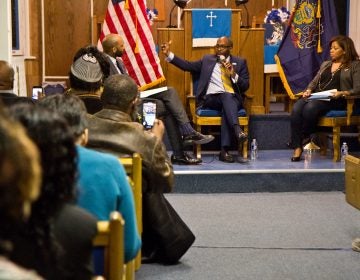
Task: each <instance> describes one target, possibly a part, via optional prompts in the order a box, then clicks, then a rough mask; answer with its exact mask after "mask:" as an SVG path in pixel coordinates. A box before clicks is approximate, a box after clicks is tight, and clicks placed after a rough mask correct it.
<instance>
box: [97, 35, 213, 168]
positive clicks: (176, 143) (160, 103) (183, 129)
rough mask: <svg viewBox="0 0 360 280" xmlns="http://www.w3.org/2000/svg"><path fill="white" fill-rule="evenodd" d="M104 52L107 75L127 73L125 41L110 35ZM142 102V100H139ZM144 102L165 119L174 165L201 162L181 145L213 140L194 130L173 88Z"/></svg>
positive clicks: (103, 44)
mask: <svg viewBox="0 0 360 280" xmlns="http://www.w3.org/2000/svg"><path fill="white" fill-rule="evenodd" d="M102 46H103V51H104V53H105V55H106V57H107V59H108V61H109V63H110V75H114V74H124V75H127V74H128V72H127V70H126V67H125V65H124V63H123V61H122V59H121V56H122V54H123V52H124V49H125V47H124V41H123V39H122V38H121V36H120V35H118V34H109V35H107V36H105V38H104V40H103V41H102ZM142 101H145V99H142ZM146 101H153V102H155V103H156V110H157V113H156V114H157V117H158V118H161V119H163V120H164V124H165V127H166V132H167V134H168V138H169V142H170V144H171V146H172V149H173V155H172V156H171V162H172V163H173V164H199V163H201V159H196V158H192V157H191V156H190V155H189V154H187V153H186V152H184V146H187V145H192V144H206V143H209V142H210V141H212V140H213V139H214V137H213V136H212V135H203V134H201V133H199V132H197V131H195V130H194V129H193V127H192V126H191V124H190V120H189V118H188V116H187V114H186V112H185V109H184V106H183V105H182V103H181V101H180V99H179V96H178V94H177V92H176V90H175V89H174V88H171V87H169V88H168V90H166V91H163V92H159V93H157V94H155V95H152V96H151V98H146Z"/></svg>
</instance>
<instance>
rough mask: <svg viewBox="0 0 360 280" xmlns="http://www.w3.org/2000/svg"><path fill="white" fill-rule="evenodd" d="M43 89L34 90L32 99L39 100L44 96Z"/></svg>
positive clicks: (34, 88)
mask: <svg viewBox="0 0 360 280" xmlns="http://www.w3.org/2000/svg"><path fill="white" fill-rule="evenodd" d="M42 92H43V89H42V87H40V86H37V87H33V88H32V99H35V100H38V99H39V98H40V97H41V95H42Z"/></svg>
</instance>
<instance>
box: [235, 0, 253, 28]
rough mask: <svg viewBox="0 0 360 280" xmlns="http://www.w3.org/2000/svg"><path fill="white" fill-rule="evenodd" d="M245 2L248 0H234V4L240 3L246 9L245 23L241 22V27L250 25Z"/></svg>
mask: <svg viewBox="0 0 360 280" xmlns="http://www.w3.org/2000/svg"><path fill="white" fill-rule="evenodd" d="M247 2H249V0H235V4H236V6H237V7H238V6H240V5H243V6H244V9H245V11H246V25H243V24H241V27H244V28H249V27H250V25H249V11H248V9H247V7H246V5H245V4H246V3H247ZM241 22H242V20H241Z"/></svg>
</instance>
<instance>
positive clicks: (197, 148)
mask: <svg viewBox="0 0 360 280" xmlns="http://www.w3.org/2000/svg"><path fill="white" fill-rule="evenodd" d="M196 83H197V82H196V80H193V82H192V83H191V85H190V94H189V95H188V102H189V109H190V114H191V118H192V122H193V124H194V127H195V129H196V131H198V132H200V133H201V127H202V126H205V125H211V126H213V125H217V126H220V125H221V112H219V111H216V110H210V109H197V108H196V100H195V99H196V98H195V95H194V92H195V90H194V88H195V87H196ZM239 123H240V126H241V127H242V129H243V131H244V132H245V133H246V134H248V133H249V117H247V116H246V112H245V110H240V111H239ZM238 151H239V153H241V154H242V156H243V158H247V157H248V141H247V140H246V141H245V142H244V143H243V144H242V145H240V146H239V147H238ZM194 154H195V155H196V157H197V158H198V159H201V145H194Z"/></svg>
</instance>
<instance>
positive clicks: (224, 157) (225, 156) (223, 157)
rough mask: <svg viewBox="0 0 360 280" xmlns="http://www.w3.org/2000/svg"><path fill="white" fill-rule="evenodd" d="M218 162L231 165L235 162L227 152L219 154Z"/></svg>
mask: <svg viewBox="0 0 360 280" xmlns="http://www.w3.org/2000/svg"><path fill="white" fill-rule="evenodd" d="M219 160H220V161H223V162H228V163H233V162H235V160H234V157H233V156H232V155H230V154H229V153H228V152H225V151H221V152H220V154H219Z"/></svg>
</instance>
